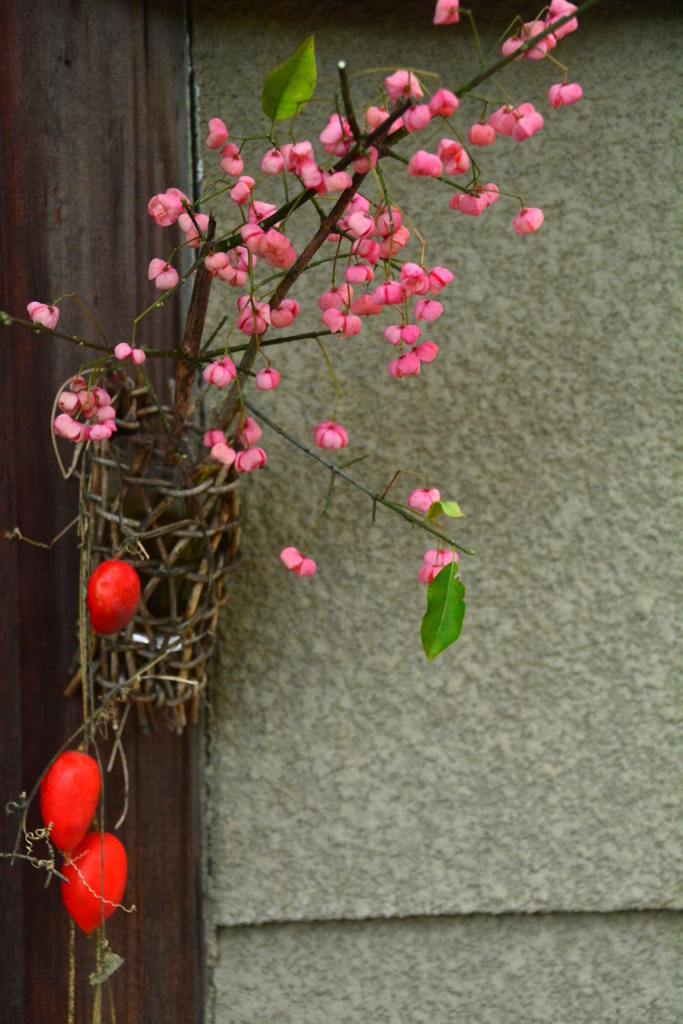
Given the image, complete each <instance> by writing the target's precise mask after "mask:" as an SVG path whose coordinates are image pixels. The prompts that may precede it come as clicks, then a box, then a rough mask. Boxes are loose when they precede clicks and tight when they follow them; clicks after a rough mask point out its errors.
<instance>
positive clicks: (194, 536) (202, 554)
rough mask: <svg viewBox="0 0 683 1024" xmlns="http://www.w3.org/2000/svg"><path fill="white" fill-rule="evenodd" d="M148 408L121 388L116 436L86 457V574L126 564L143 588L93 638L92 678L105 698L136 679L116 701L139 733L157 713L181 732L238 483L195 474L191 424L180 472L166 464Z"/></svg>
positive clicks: (222, 472) (218, 596)
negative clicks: (132, 710) (122, 624)
mask: <svg viewBox="0 0 683 1024" xmlns="http://www.w3.org/2000/svg"><path fill="white" fill-rule="evenodd" d="M147 400H148V395H147V391H146V389H145V388H134V387H131V388H130V389H124V391H123V395H122V400H121V404H120V405H119V409H118V411H117V424H118V428H119V429H118V433H117V434H115V435H114V436H113V437H112V438H111V439H110V440H108V441H101V442H98V443H96V444H94V445H92V447H91V451H90V453H89V467H88V468H89V473H90V477H89V482H88V493H87V501H88V506H89V512H90V516H91V521H92V546H91V552H92V555H91V570H92V569H95V567H96V566H97V565H98V564H99V563H100V562H101V561H103V560H105V559H108V558H115V557H118V558H125V560H126V561H128V562H130V564H131V565H133V566H134V567H135V569H136V570H137V572H138V575H139V576H140V583H141V589H142V597H141V600H140V604H139V607H138V609H137V612H136V614H135V616H134V618H133V621H132V622H131V623H130V624H129V625H128V626H127V628H126V629H125V631H123V632H121V633H118V634H114V635H112V636H98V637H97V639H96V648H95V652H94V659H95V663H94V672H93V678H94V681H95V683H96V684H98V685H99V686H101V687H102V689H103V690H104V692H105V693H107V692H110V691H111V689H112V688H113V687H115V686H117V685H118V684H120V683H121V682H122V681H123V680H125V679H131V678H133V677H135V679H136V682H135V684H134V686H133V688H132V689H129V690H128V691H127V692H126V695H125V699H126V700H131V701H133V702H134V703H135V705H136V707H137V710H138V714H139V716H140V719H141V722H142V725H143V728H145V729H146V730H148V729H150V728H152V727H154V725H155V724H156V720H155V714H154V709H155V708H159V709H164V712H165V715H166V717H167V721H168V725H169V726H170V728H172V729H173V730H174V731H176V732H181V731H182V729H183V727H184V726H185V724H186V723H187V721H188V719H189V720H190V721H196V719H197V711H198V707H199V702H200V699H201V696H202V693H203V691H204V689H205V687H206V682H207V673H206V662H207V659H208V658H209V657H210V655H211V653H212V652H213V650H214V647H215V643H216V637H215V631H216V622H217V619H218V610H219V608H220V606H221V604H223V603H224V601H225V600H226V596H227V595H226V588H225V577H226V576H227V574H228V573H229V572H231V571H232V570H233V569H234V568H235V567H236V565H237V562H238V559H239V540H240V527H239V517H238V503H237V493H236V491H235V488H236V485H237V479H236V477H235V474H234V472H233V471H232V470H227V469H226V468H225V467H221V466H218V464H210V465H208V466H207V465H206V464H205V463H206V460H204V465H203V467H202V468H199V469H197V468H196V467H197V466H198V465H199V463H200V461H201V459H202V454H205V449H202V446H201V438H200V432H199V430H198V429H197V428H196V427H193V426H192V425H186V426H185V428H184V429H183V434H182V438H181V443H180V451H181V453H182V456H183V457H182V459H181V460H176V463H178V462H179V463H180V466H181V467H182V468H179V466H178V464H176V465H174V466H172V467H169V466H168V465H166V464H165V455H166V450H165V447H164V445H163V436H164V435H163V433H160V432H159V430H158V427H159V426H160V423H159V411H158V409H157V408H156V407H154V406H152V407H150V406H149V405H148V404H147ZM119 415H120V418H119ZM185 467H186V468H185Z"/></svg>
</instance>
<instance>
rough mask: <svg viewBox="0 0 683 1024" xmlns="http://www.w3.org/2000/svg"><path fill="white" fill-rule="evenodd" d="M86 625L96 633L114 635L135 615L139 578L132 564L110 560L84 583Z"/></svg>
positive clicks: (98, 567)
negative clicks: (88, 619) (88, 617)
mask: <svg viewBox="0 0 683 1024" xmlns="http://www.w3.org/2000/svg"><path fill="white" fill-rule="evenodd" d="M86 600H87V604H88V611H89V612H90V622H91V623H92V628H93V629H94V630H95V632H96V633H118V631H119V630H120V629H123V628H124V627H125V626H127V625H128V623H129V622H130V620H131V619H132V618H133V616H134V615H135V609H136V608H137V606H138V602H139V601H140V577H139V576H138V574H137V573H136V571H135V569H134V568H133V566H132V565H129V564H128V562H122V561H121V560H120V559H118V558H110V559H109V561H108V562H102V563H101V564H100V565H98V566H97V568H96V569H95V571H94V573H93V574H92V575H91V577H90V579H89V580H88V593H87V598H86Z"/></svg>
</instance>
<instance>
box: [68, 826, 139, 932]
mask: <svg viewBox="0 0 683 1024" xmlns="http://www.w3.org/2000/svg"><path fill="white" fill-rule="evenodd" d="M101 839H102V837H101V836H100V833H99V832H89V833H88V835H87V836H86V837H85V839H84V840H83V842H82V843H81V844H80V846H78V847H76V849H75V850H74V851H73V852H72V854H71V858H70V860H68V861H67V862H66V864H65V865H64V867H63V868H62V873H63V874H64V875H65V876H66V877H67V878H68V879H69V881H68V883H67V882H62V899H63V900H64V906H65V907H66V909H67V910H68V912H69V913H70V914H71V916H72V917H73V919H74V921H75V922H76V924H77V925H78V927H79V928H82V929H83V931H84V932H86V934H88V935H89V934H90V932H91V931H92V930H93V929H94V928H97V926H98V924H100V922H101V921H102V918H103V917H104V919H105V920H106V919H107V918H108V917H111V915H112V914H113V913H114V911H115V910H116V908H117V906H118V904H119V903H120V902H121V897H122V896H123V890H124V889H125V888H126V874H127V872H128V858H127V857H126V851H125V850H124V848H123V844H122V843H121V842H120V841H119V840H118V839H117V838H116V836H114V835H112V834H111V832H105V833H104V842H101ZM103 863H104V888H103V887H102V865H103Z"/></svg>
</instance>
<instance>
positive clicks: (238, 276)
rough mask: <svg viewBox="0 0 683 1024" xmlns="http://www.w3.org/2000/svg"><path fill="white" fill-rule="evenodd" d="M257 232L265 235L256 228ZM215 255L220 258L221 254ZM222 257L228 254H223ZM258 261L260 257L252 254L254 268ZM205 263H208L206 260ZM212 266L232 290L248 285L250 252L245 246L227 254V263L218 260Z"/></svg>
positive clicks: (239, 246)
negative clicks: (216, 268)
mask: <svg viewBox="0 0 683 1024" xmlns="http://www.w3.org/2000/svg"><path fill="white" fill-rule="evenodd" d="M256 231H257V232H259V234H260V235H263V232H262V231H261V229H260V228H256ZM213 255H214V256H218V255H219V254H218V253H214V254H213ZM220 255H221V256H223V255H226V254H225V253H221V254H220ZM257 261H258V257H257V256H255V255H254V254H253V253H252V254H251V263H252V266H255V265H256V263H257ZM204 262H205V263H206V260H205V261H204ZM211 266H213V267H218V270H217V273H218V276H219V277H220V279H221V281H227V283H228V284H229V285H230V286H231V287H232V288H243V287H244V285H245V284H246V283H247V276H248V272H249V252H248V250H247V249H246V248H245V247H244V246H243V245H237V246H235V248H234V249H231V250H230V252H229V253H227V261H223V260H217V261H216V262H215V263H212V264H211ZM209 269H210V268H209Z"/></svg>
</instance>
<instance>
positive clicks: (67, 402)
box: [57, 391, 81, 413]
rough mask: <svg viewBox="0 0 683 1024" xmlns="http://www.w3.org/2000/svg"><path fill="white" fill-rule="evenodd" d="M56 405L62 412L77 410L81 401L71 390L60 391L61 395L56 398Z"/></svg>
mask: <svg viewBox="0 0 683 1024" xmlns="http://www.w3.org/2000/svg"><path fill="white" fill-rule="evenodd" d="M57 405H58V406H59V408H60V409H61V410H62V412H68V413H73V412H78V410H79V409H80V406H81V403H80V400H79V397H78V395H75V394H74V393H73V391H62V393H61V395H60V396H59V398H58V399H57Z"/></svg>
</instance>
